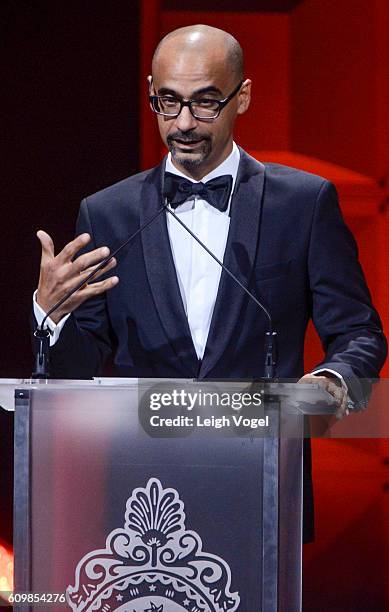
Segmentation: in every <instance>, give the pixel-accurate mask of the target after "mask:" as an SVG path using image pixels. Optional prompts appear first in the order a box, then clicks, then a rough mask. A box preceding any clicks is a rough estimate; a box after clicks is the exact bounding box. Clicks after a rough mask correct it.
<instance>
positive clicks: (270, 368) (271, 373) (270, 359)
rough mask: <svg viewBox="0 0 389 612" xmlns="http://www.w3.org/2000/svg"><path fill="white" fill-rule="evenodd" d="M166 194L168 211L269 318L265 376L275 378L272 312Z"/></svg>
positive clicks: (275, 362)
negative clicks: (180, 213) (197, 234)
mask: <svg viewBox="0 0 389 612" xmlns="http://www.w3.org/2000/svg"><path fill="white" fill-rule="evenodd" d="M164 195H165V205H164V208H165V210H166V212H168V213H169V215H171V216H172V217H174V219H175V220H176V221H177V222H178V223H179V224H180V225H181V226H182V227H183V228H184V229H185V231H187V232H188V234H190V235H191V236H192V238H193V239H194V240H196V242H197V243H198V244H199V245H200V246H201V247H202V248H203V249H204V250H205V251H206V252H207V253H208V255H209V256H210V257H212V259H214V260H215V261H216V262H217V263H218V264H219V266H221V268H222V269H223V270H224V271H225V272H226V273H227V274H228V276H229V277H230V278H232V279H233V281H234V282H235V283H236V284H237V285H239V287H240V288H241V289H242V290H243V291H244V292H245V293H246V294H247V295H248V296H249V298H250V299H251V300H253V302H255V304H256V305H257V306H258V307H259V308H260V309H261V310H262V312H263V313H264V314H265V316H266V317H267V319H268V322H269V327H268V330H267V332H266V333H265V363H264V373H265V376H264V378H266V379H274V378H275V375H276V365H277V332H276V331H275V330H274V329H273V323H272V318H271V315H270V312H269V311H268V310H267V308H265V306H264V305H263V304H261V302H260V301H259V300H258V299H257V298H256V297H255V295H253V294H252V293H251V291H249V290H248V289H247V287H245V286H244V285H243V283H241V282H240V280H239V279H238V278H237V277H236V276H235V274H233V273H232V272H231V270H229V269H228V268H227V266H226V265H225V264H224V263H223V262H222V261H220V259H219V258H218V257H216V255H215V254H214V253H212V251H211V250H210V249H209V248H208V247H207V245H205V244H204V243H203V242H202V241H201V240H200V238H199V237H198V236H196V234H195V233H194V232H192V230H191V229H190V228H189V227H188V226H187V225H185V223H184V222H183V221H182V220H181V219H180V218H179V217H178V215H176V213H175V212H174V211H173V210H172V209H171V208H170V207H169V201H168V194H167V193H166V192H164Z"/></svg>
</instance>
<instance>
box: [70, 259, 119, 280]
mask: <svg viewBox="0 0 389 612" xmlns="http://www.w3.org/2000/svg"><path fill="white" fill-rule="evenodd" d="M116 264H117V261H116V259H115V258H114V257H113V258H112V259H110V260H109V261H108V263H107V265H106V266H104V267H103V268H101V270H99V271H98V272H97V271H96V274H94V275H93V276H92V277H91V281H90V282H91V283H92V282H94V280H95V279H96V278H99V277H100V276H102V275H103V274H105V273H106V272H108V271H109V270H112V268H114V267H115V266H116ZM99 265H100V264H98V265H96V266H91V267H90V268H87V269H86V270H83V271H82V272H80V273H79V276H77V280H79V279H82V278H85V279H86V278H88V276H89V275H90V274H92V272H94V271H95V270H97V269H98V267H99Z"/></svg>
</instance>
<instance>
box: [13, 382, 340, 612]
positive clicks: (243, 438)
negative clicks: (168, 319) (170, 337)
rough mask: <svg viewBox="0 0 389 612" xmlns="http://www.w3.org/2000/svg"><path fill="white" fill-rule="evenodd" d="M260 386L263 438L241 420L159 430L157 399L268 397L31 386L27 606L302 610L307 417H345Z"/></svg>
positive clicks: (20, 514) (20, 482)
mask: <svg viewBox="0 0 389 612" xmlns="http://www.w3.org/2000/svg"><path fill="white" fill-rule="evenodd" d="M161 385H162V387H161ZM258 385H259V386H258V387H257V391H258V393H259V394H260V397H261V410H262V413H261V418H260V419H257V421H258V422H257V427H256V428H254V427H251V426H250V424H251V425H252V424H253V422H254V421H252V422H251V421H250V419H247V418H246V420H245V425H244V426H243V427H241V426H238V424H237V421H238V420H237V419H236V420H235V422H232V415H233V414H235V416H236V415H240V416H242V414H243V416H244V415H246V417H247V414H248V412H247V410H249V412H250V409H246V408H245V409H239V408H236V406H235V407H234V408H232V409H231V406H230V407H229V410H230V412H229V416H228V417H225V419H226V420H225V421H224V423H225V426H223V425H220V427H216V426H215V420H213V421H212V419H210V420H209V423H210V425H209V426H208V427H206V426H204V425H201V426H200V425H199V423H201V419H200V420H199V421H198V423H197V426H196V427H193V426H192V425H190V424H189V422H188V421H182V420H181V423H182V427H181V429H180V426H177V427H175V428H174V427H173V428H172V429H169V427H165V428H163V427H162V428H161V426H160V425H159V426H157V427H155V429H154V430H151V428H150V427H149V425H150V422H149V421H148V419H149V420H150V418H151V417H150V415H153V417H154V419H153V422H156V421H157V422H158V420H159V421H160V420H161V418H160V416H157V413H158V414H162V412H161V411H159V409H158V408H156V407H155V406H154V407H153V408H151V409H150V410H149V408H150V405H151V403H150V401H149V399H150V397H151V392H154V390H155V389H156V388H158V389H159V390H161V389H162V391H163V393H166V389H180V390H181V391H182V390H186V391H187V392H188V397H189V391H188V390H189V389H190V390H192V391H193V389H195V390H196V389H197V390H198V391H199V394H198V395H199V397H200V393H201V394H203V395H204V394H205V393H206V392H207V391H208V390H209V392H212V393H217V392H219V393H226V394H230V397H232V396H233V394H237V393H238V394H239V393H241V397H242V393H244V392H246V391H248V390H249V391H250V390H251V391H252V388H251V387H250V388H249V387H248V383H247V382H246V383H238V382H230V381H228V382H227V381H226V382H219V383H214V382H212V383H208V382H207V381H199V382H194V381H187V380H177V381H144V380H135V379H97V380H94V381H45V382H40V381H39V382H37V381H35V382H33V381H29V382H28V381H26V383H25V384H20V385H16V388H15V487H14V504H15V512H14V521H15V523H14V524H15V536H14V550H15V592H18V593H19V592H20V593H26V592H29V593H35V594H39V596H42V597H46V596H48V594H51V596H52V597H51V599H50V598H49V599H48V600H47V601H48V603H50V609H52V610H56V609H58V610H61V609H64V607H67V608H71V609H73V610H78V611H80V612H81V611H83V610H102V611H103V612H109V611H111V610H120V611H123V612H124V610H129V611H131V612H135V611H136V612H148V611H151V610H152V611H154V612H175V611H177V612H179V611H182V610H191V611H192V612H221V611H224V612H226V611H234V610H241V611H246V612H256V611H258V612H259V611H263V612H273V611H274V612H276V611H285V612H286V611H287V612H293V611H295V610H296V611H298V610H300V609H301V555H302V448H303V436H304V415H307V414H330V413H332V412H333V410H334V408H333V401H332V398H331V396H329V395H328V394H327V393H326V392H325V391H323V390H322V389H321V388H320V387H319V386H318V385H312V384H299V385H296V384H295V383H287V382H285V383H258ZM254 388H255V387H254ZM215 389H216V391H215ZM181 391H180V392H181ZM186 391H185V392H186ZM145 397H146V403H145V401H144V400H145ZM160 397H162V393H160ZM182 397H183V396H182V395H181V399H182ZM204 397H205V396H204ZM234 397H235V398H236V397H238V396H237V395H235V396H234ZM169 410H171V405H169V406H168V407H166V406H165V412H164V414H166V413H169ZM177 410H178V412H180V411H181V414H180V415H179V416H181V417H183V416H186V417H188V414H189V413H190V412H189V409H188V410H186V411H185V415H184V414H183V411H182V406H181V407H180V408H179V409H177ZM223 410H225V409H224V408H223ZM242 410H243V412H242ZM199 411H200V412H201V409H200V408H199V409H198V413H199ZM170 414H171V415H173V413H172V412H170ZM194 414H195V411H192V413H191V416H190V417H188V418H192V416H193V418H194ZM250 414H251V415H252V414H253V413H252V412H251V413H250ZM207 418H208V417H207ZM204 421H206V419H203V422H204ZM259 421H261V425H259ZM177 422H179V421H177ZM177 422H176V423H177ZM206 422H207V423H208V421H206ZM212 422H213V423H214V426H212ZM219 424H220V423H219ZM158 427H159V429H158ZM64 594H65V596H64ZM64 599H66V601H65V602H64V601H63V600H64ZM17 603H18V602H16V604H17ZM22 603H23V606H21V607H20V609H23V610H25V609H27V608H26V602H21V601H20V602H19V604H20V605H21V604H22ZM27 603H28V602H27ZM41 605H42V604H41V603H40V606H41ZM36 608H37V609H38V606H36ZM30 609H32V610H34V609H35V607H34V604H33V602H30Z"/></svg>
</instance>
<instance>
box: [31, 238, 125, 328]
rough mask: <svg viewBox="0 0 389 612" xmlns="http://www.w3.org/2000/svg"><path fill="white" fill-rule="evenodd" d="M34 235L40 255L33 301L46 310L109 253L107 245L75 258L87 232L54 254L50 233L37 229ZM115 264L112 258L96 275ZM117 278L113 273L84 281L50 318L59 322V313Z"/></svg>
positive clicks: (100, 291)
mask: <svg viewBox="0 0 389 612" xmlns="http://www.w3.org/2000/svg"><path fill="white" fill-rule="evenodd" d="M37 237H38V238H39V240H40V243H41V245H42V257H41V267H40V275H39V283H38V291H37V294H36V301H37V302H38V304H39V306H40V307H41V308H42V309H43V310H44V311H45V312H48V311H49V310H50V308H52V307H53V306H54V304H56V303H57V302H58V301H59V300H60V299H61V298H63V297H64V295H65V294H66V293H68V292H69V291H70V290H71V289H73V288H74V287H76V286H77V284H78V283H80V281H81V280H82V278H86V277H87V276H88V274H90V273H91V272H92V270H93V269H94V268H95V267H96V266H97V265H98V264H99V263H100V262H101V261H102V260H103V259H105V257H108V255H109V249H108V247H101V248H99V249H95V250H94V251H90V252H89V253H84V254H83V255H80V256H79V257H77V258H76V259H74V257H75V255H76V254H77V252H78V251H79V250H80V249H82V248H83V247H85V246H86V245H87V244H88V243H89V242H90V240H91V238H90V236H89V234H80V236H77V238H75V239H74V240H72V241H71V242H69V243H68V244H67V245H66V246H65V247H64V248H63V249H62V251H61V252H60V253H58V255H57V256H55V254H54V243H53V240H52V239H51V237H50V236H49V234H47V233H46V232H44V231H43V230H39V231H38V232H37ZM114 266H116V260H115V259H111V260H110V261H109V262H108V263H107V265H106V266H105V267H104V268H102V270H100V271H99V272H97V274H96V278H98V277H99V276H101V275H102V274H104V273H105V272H108V270H111V269H112V268H113V267H114ZM93 280H94V279H93ZM118 282H119V279H118V277H117V276H112V277H110V278H107V279H105V280H102V281H99V282H91V284H89V283H88V284H86V285H84V286H83V287H81V289H79V290H78V291H76V292H75V293H74V295H72V297H71V298H69V299H68V300H66V302H65V303H64V304H62V306H60V307H59V308H58V309H57V310H56V311H55V312H53V314H52V315H50V318H51V319H52V320H53V321H54V323H58V322H59V321H60V320H61V319H62V317H64V316H65V315H67V314H69V313H70V312H73V310H75V309H76V308H78V306H80V304H82V303H83V302H85V300H87V299H89V298H91V297H95V296H96V295H99V294H100V293H103V292H104V291H107V290H108V289H111V288H112V287H114V286H115V285H117V283H118Z"/></svg>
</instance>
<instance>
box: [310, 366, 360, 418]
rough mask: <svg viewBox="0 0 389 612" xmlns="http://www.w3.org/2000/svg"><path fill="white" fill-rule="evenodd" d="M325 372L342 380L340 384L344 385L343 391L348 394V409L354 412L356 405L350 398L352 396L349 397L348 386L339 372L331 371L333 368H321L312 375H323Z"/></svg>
mask: <svg viewBox="0 0 389 612" xmlns="http://www.w3.org/2000/svg"><path fill="white" fill-rule="evenodd" d="M325 372H329V373H330V374H332V375H333V376H335V378H338V380H340V382H341V383H342V389H344V391H345V392H346V393H347V408H348V409H349V410H350V411H352V410H354V409H355V405H354V402H353V401H352V399H351V398H350V396H349V395H348V386H347V385H346V383H345V381H344V378H343V376H342V375H341V374H339V372H336V371H335V370H331V368H320V369H319V370H314V371H313V372H311V374H314V375H315V374H323V373H325Z"/></svg>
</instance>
